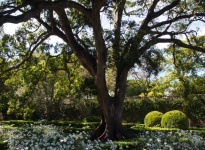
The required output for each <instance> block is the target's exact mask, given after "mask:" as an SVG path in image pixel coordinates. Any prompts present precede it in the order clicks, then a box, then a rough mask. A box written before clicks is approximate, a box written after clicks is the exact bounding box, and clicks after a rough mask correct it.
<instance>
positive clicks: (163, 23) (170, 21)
mask: <svg viewBox="0 0 205 150" xmlns="http://www.w3.org/2000/svg"><path fill="white" fill-rule="evenodd" d="M199 16H200V17H201V16H203V17H205V13H196V14H188V15H181V16H178V17H175V18H173V19H170V20H166V21H162V22H159V23H157V24H155V25H153V26H150V27H149V28H150V29H154V28H157V27H161V26H164V25H167V24H170V23H173V22H177V21H179V20H182V19H188V18H191V17H199Z"/></svg>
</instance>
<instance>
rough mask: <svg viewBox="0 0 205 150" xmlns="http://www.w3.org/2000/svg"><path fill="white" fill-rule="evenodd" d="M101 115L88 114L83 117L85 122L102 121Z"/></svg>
mask: <svg viewBox="0 0 205 150" xmlns="http://www.w3.org/2000/svg"><path fill="white" fill-rule="evenodd" d="M100 120H101V119H100V117H97V116H88V117H86V118H84V119H83V122H100Z"/></svg>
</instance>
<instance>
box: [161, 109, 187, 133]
mask: <svg viewBox="0 0 205 150" xmlns="http://www.w3.org/2000/svg"><path fill="white" fill-rule="evenodd" d="M161 126H162V127H163V128H179V129H183V130H187V129H188V128H189V119H188V118H187V116H186V115H185V114H184V113H183V112H181V111H179V110H172V111H169V112H166V113H165V114H164V115H163V116H162V120H161Z"/></svg>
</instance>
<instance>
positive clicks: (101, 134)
mask: <svg viewBox="0 0 205 150" xmlns="http://www.w3.org/2000/svg"><path fill="white" fill-rule="evenodd" d="M127 73H128V69H126V68H124V69H122V70H121V71H118V73H117V77H116V90H115V96H114V97H111V96H110V95H109V94H108V91H103V90H99V91H98V101H99V105H100V108H101V112H102V119H101V122H100V124H99V126H98V127H97V128H96V129H95V130H94V131H93V132H92V134H91V136H92V139H101V140H106V139H112V140H119V139H127V138H132V137H135V134H134V133H132V132H129V131H127V130H126V129H125V128H124V127H123V125H122V119H123V116H122V113H123V102H124V98H125V91H126V79H127ZM103 85H106V84H103ZM96 86H97V88H98V89H99V88H101V87H102V86H99V85H96ZM104 88H106V87H104ZM102 91H103V92H102Z"/></svg>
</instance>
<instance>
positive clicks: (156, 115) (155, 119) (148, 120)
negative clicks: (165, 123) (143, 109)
mask: <svg viewBox="0 0 205 150" xmlns="http://www.w3.org/2000/svg"><path fill="white" fill-rule="evenodd" d="M162 116H163V113H161V112H159V111H151V112H149V113H148V114H147V115H146V116H145V119H144V124H145V127H154V126H160V125H161V119H162Z"/></svg>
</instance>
